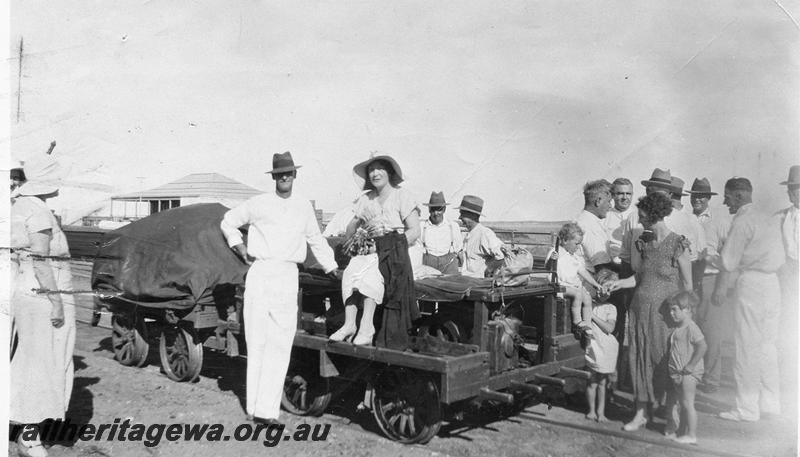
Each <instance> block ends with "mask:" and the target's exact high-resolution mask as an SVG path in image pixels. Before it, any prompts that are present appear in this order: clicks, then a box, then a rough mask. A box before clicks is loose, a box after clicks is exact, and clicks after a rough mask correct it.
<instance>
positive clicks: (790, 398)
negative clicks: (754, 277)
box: [778, 165, 800, 416]
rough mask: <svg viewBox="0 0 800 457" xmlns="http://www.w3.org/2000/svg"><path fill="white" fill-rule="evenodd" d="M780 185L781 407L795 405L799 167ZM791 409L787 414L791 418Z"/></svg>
mask: <svg viewBox="0 0 800 457" xmlns="http://www.w3.org/2000/svg"><path fill="white" fill-rule="evenodd" d="M781 185H784V186H786V193H787V194H788V196H789V202H790V203H791V205H789V207H788V208H784V209H782V210H780V211H779V212H778V219H779V220H780V224H781V236H782V239H783V250H784V252H785V254H786V260H785V263H784V264H783V266H782V267H781V269H780V270H779V271H778V279H779V280H780V284H781V298H782V304H783V306H782V307H781V322H784V323H786V324H787V326H788V327H787V328H788V331H787V332H785V334H784V337H783V338H781V341H780V342H781V344H780V347H779V349H780V351H779V353H780V354H781V356H782V357H780V362H781V363H780V364H779V365H780V367H781V381H782V385H781V392H782V393H783V392H785V393H786V394H787V395H786V397H787V398H786V400H787V401H786V402H785V404H787V405H791V406H794V405H796V404H797V400H796V398H797V392H796V391H797V364H798V359H797V349H798V341H797V319H798V316H797V312H798V306H800V304H799V303H798V257H800V256H799V255H798V243H800V220H798V217H800V165H793V166H792V167H791V168H789V178H788V179H787V180H786V181H783V182H782V183H781ZM794 412H795V411H794V409H790V411H788V413H789V414H791V415H792V416H794V415H796V414H792V413H794Z"/></svg>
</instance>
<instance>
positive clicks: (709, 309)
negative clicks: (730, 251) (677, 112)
mask: <svg viewBox="0 0 800 457" xmlns="http://www.w3.org/2000/svg"><path fill="white" fill-rule="evenodd" d="M688 192H689V195H690V196H691V197H690V200H689V201H690V202H691V204H692V214H694V216H695V217H696V218H697V221H698V222H700V225H701V227H702V228H703V231H704V232H705V237H706V245H705V251H704V252H703V253H702V255H701V256H700V258H699V259H698V260H697V261H696V262H694V263H692V282H693V284H694V291H695V293H696V294H697V296H698V298H699V299H700V303H701V304H700V307H699V309H698V310H697V311H696V316H697V323H698V325H700V328H701V330H702V331H703V335H705V337H706V345H707V346H708V349H707V350H706V353H705V356H704V361H703V364H704V366H705V373H704V374H703V379H702V384H701V385H700V386H698V388H699V389H700V390H702V391H704V392H706V393H713V392H715V391H716V390H717V389H719V383H720V376H721V373H722V351H721V349H722V340H723V338H724V337H725V336H726V335H728V334H730V330H731V325H732V324H731V322H730V313H729V312H727V309H726V308H725V306H724V304H725V302H726V298H727V290H728V287H729V284H730V282H729V279H728V276H729V273H728V272H726V271H722V272H720V270H719V268H718V265H719V251H720V250H721V249H722V245H723V243H724V242H725V238H727V236H728V230H729V229H730V225H731V217H730V213H728V212H727V211H719V210H716V209H712V208H711V207H710V206H709V205H708V203H709V200H711V197H712V196H714V195H717V193H716V192H712V191H711V184H710V183H709V181H708V179H707V178H695V180H694V183H692V190H689V191H688Z"/></svg>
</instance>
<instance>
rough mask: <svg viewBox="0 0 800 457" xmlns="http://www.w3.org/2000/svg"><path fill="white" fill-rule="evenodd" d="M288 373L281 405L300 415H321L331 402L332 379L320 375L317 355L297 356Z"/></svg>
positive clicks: (294, 357)
mask: <svg viewBox="0 0 800 457" xmlns="http://www.w3.org/2000/svg"><path fill="white" fill-rule="evenodd" d="M292 355H293V357H292V363H290V364H289V371H287V373H286V381H285V382H284V384H283V396H282V397H281V405H282V406H283V409H285V410H286V411H289V412H290V413H292V414H296V415H298V416H321V415H322V413H324V412H325V409H326V408H327V407H328V405H329V404H330V402H331V390H330V381H329V380H328V378H323V377H322V376H320V375H319V368H317V367H318V365H317V364H314V363H312V361H314V360H317V358H316V357H307V356H308V355H310V354H305V353H304V354H303V355H302V356H299V354H298V355H297V356H295V354H292Z"/></svg>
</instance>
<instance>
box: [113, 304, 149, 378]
mask: <svg viewBox="0 0 800 457" xmlns="http://www.w3.org/2000/svg"><path fill="white" fill-rule="evenodd" d="M111 345H112V346H113V349H114V358H115V359H116V360H117V362H119V363H121V364H122V365H125V366H127V367H133V366H136V367H141V366H144V364H145V362H147V353H148V352H149V351H150V344H148V343H147V330H146V328H145V325H144V321H143V320H141V319H137V318H136V316H135V315H133V314H127V313H114V315H113V316H112V317H111Z"/></svg>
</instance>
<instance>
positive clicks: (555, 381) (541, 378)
mask: <svg viewBox="0 0 800 457" xmlns="http://www.w3.org/2000/svg"><path fill="white" fill-rule="evenodd" d="M534 379H536V381H537V382H540V383H542V384H552V385H556V386H561V387H564V386H565V385H566V384H567V382H566V381H565V380H564V379H562V378H554V377H553V376H545V375H541V374H537V375H534Z"/></svg>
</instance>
